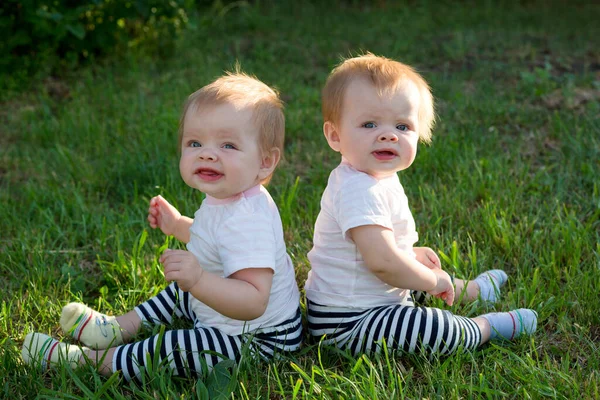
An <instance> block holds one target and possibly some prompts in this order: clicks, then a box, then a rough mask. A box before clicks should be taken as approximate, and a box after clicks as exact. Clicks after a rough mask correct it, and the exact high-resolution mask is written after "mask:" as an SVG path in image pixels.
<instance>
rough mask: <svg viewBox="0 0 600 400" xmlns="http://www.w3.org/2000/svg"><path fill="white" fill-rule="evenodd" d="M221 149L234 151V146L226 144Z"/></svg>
mask: <svg viewBox="0 0 600 400" xmlns="http://www.w3.org/2000/svg"><path fill="white" fill-rule="evenodd" d="M223 148H224V149H235V146H234V145H232V144H231V143H227V144H224V145H223Z"/></svg>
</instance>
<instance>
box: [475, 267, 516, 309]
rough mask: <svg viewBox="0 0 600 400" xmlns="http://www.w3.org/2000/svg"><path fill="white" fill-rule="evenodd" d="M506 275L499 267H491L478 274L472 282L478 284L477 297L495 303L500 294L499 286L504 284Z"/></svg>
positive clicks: (506, 278)
mask: <svg viewBox="0 0 600 400" xmlns="http://www.w3.org/2000/svg"><path fill="white" fill-rule="evenodd" d="M507 280H508V276H507V275H506V273H505V272H504V271H502V270H501V269H492V270H489V271H486V272H484V273H482V274H479V275H478V276H477V278H475V279H474V282H475V283H477V285H478V286H479V297H480V298H481V299H482V300H485V301H489V302H490V303H495V302H496V300H498V297H499V296H500V288H501V287H502V286H504V284H505V283H506V281H507Z"/></svg>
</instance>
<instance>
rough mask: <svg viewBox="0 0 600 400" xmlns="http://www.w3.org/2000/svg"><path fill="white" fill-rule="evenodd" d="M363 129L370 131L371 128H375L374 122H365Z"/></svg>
mask: <svg viewBox="0 0 600 400" xmlns="http://www.w3.org/2000/svg"><path fill="white" fill-rule="evenodd" d="M363 127H365V128H369V129H372V128H375V123H374V122H365V123H364V124H363Z"/></svg>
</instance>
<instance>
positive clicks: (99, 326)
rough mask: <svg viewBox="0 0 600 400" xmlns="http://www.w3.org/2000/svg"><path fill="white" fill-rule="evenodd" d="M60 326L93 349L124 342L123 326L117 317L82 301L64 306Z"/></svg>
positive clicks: (105, 347)
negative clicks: (90, 306) (96, 309)
mask: <svg viewBox="0 0 600 400" xmlns="http://www.w3.org/2000/svg"><path fill="white" fill-rule="evenodd" d="M60 326H61V327H62V329H63V331H64V332H65V333H68V334H69V335H71V336H72V337H73V338H75V339H76V340H78V341H80V342H82V343H83V344H85V345H86V346H89V347H91V348H93V349H107V348H109V347H115V346H118V345H120V344H123V335H122V334H121V327H120V326H119V323H118V322H117V320H116V318H115V317H109V316H107V315H104V314H100V313H99V312H97V311H94V310H92V309H91V308H89V307H88V306H86V305H84V304H81V303H69V304H67V305H66V306H65V307H64V308H63V310H62V315H61V316H60Z"/></svg>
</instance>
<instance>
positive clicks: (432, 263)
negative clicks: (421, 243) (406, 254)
mask: <svg viewBox="0 0 600 400" xmlns="http://www.w3.org/2000/svg"><path fill="white" fill-rule="evenodd" d="M413 251H414V252H415V254H416V256H417V257H416V259H417V261H418V262H420V263H421V264H423V265H424V266H426V267H427V268H429V269H436V268H438V269H440V268H442V263H441V262H440V258H439V257H438V255H437V254H436V253H435V251H433V250H431V249H430V248H429V247H413Z"/></svg>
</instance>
